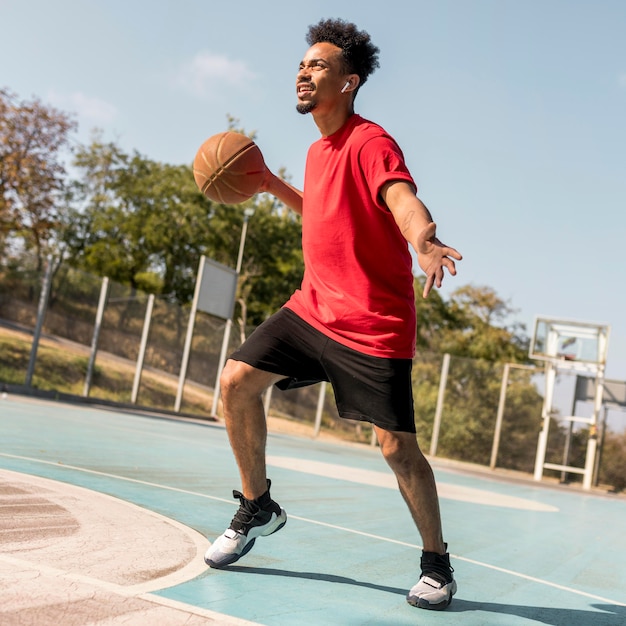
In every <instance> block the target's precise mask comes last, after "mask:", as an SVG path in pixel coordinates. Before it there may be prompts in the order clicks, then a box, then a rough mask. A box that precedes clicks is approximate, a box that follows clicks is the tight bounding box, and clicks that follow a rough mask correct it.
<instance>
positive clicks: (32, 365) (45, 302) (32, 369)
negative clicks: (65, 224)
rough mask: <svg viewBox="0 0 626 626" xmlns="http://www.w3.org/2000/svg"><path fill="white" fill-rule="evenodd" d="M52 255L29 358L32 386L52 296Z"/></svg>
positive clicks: (42, 288) (40, 298)
mask: <svg viewBox="0 0 626 626" xmlns="http://www.w3.org/2000/svg"><path fill="white" fill-rule="evenodd" d="M52 266H53V263H52V257H51V256H49V257H48V267H47V268H46V273H45V275H44V279H43V284H42V285H41V294H39V306H38V308H37V322H36V323H35V330H34V332H33V343H32V344H31V347H30V358H29V360H28V369H27V370H26V386H27V387H30V386H31V383H32V380H33V373H34V372H35V361H36V360H37V349H38V347H39V339H40V338H41V329H42V328H43V321H44V318H45V317H46V309H47V308H48V298H49V297H50V287H51V285H52Z"/></svg>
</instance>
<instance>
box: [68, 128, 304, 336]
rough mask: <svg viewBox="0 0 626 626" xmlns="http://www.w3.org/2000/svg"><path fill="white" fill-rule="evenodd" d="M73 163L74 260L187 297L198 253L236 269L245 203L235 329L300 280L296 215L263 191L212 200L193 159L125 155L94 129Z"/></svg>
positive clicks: (256, 319) (254, 320)
mask: <svg viewBox="0 0 626 626" xmlns="http://www.w3.org/2000/svg"><path fill="white" fill-rule="evenodd" d="M75 165H76V167H77V168H78V169H79V171H80V172H81V173H82V175H81V177H80V179H79V180H78V181H76V182H75V184H74V197H75V198H76V200H77V203H78V204H77V206H76V208H75V211H74V213H73V214H72V216H71V219H69V220H68V222H67V224H66V234H65V241H66V242H67V246H68V251H69V256H70V258H71V259H72V262H73V263H74V264H75V265H77V266H79V267H81V268H83V269H86V270H88V271H91V272H95V273H97V274H99V275H106V276H108V277H110V278H111V279H113V280H115V281H118V282H121V283H123V284H128V285H131V286H132V287H133V288H136V289H141V290H144V291H147V292H153V293H158V294H161V295H163V296H166V297H168V298H169V299H170V300H172V301H174V302H177V303H179V304H186V303H188V302H190V301H191V299H192V296H193V291H194V287H195V281H196V275H197V269H198V263H199V259H200V256H201V255H206V256H207V257H208V258H211V259H213V260H215V261H217V262H219V263H222V264H224V265H227V266H229V267H235V265H236V262H237V254H238V251H239V243H240V238H241V229H242V225H243V219H244V211H245V210H246V209H252V210H253V211H254V215H253V217H252V218H251V219H250V223H249V229H248V236H247V239H246V246H245V254H244V257H243V265H242V268H241V273H240V280H239V282H240V284H239V308H238V312H237V315H238V317H239V318H240V320H241V322H240V323H241V328H242V332H244V331H243V329H245V326H246V325H254V326H256V325H257V324H259V323H260V322H261V321H263V319H265V317H267V315H268V314H269V313H270V312H272V311H273V310H275V309H277V308H278V307H279V306H280V305H282V304H283V302H284V301H285V300H286V299H287V298H288V297H289V295H290V294H291V293H292V292H293V290H294V289H295V288H296V287H297V286H298V283H299V281H300V278H301V276H302V253H301V250H300V220H299V216H297V215H295V214H294V213H292V212H291V211H289V210H287V209H286V208H285V207H284V206H283V205H282V204H281V203H279V202H278V201H276V200H275V199H273V198H271V197H270V196H268V195H267V194H259V195H257V196H255V197H253V198H251V199H250V200H249V201H247V202H245V203H243V204H240V205H236V206H231V205H223V204H219V203H214V202H211V201H210V200H208V199H207V198H206V197H204V196H203V195H202V194H201V193H200V191H199V190H198V188H197V187H196V185H195V182H194V179H193V175H192V171H191V167H190V166H173V165H167V164H162V163H157V162H155V161H152V160H150V159H147V158H145V157H143V156H141V155H139V154H138V153H134V154H132V155H129V154H126V153H125V152H123V151H122V150H121V149H120V148H119V147H118V146H116V145H115V144H112V143H109V144H105V143H103V142H102V141H100V139H99V138H98V137H96V138H94V140H93V142H92V143H91V144H90V145H89V146H88V147H86V148H82V149H80V150H78V152H77V154H76V159H75Z"/></svg>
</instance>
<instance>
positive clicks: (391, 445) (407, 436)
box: [378, 431, 428, 474]
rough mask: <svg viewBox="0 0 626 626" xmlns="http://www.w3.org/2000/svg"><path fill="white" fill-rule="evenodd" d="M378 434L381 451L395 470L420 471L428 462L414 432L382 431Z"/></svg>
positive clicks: (405, 471) (398, 471)
mask: <svg viewBox="0 0 626 626" xmlns="http://www.w3.org/2000/svg"><path fill="white" fill-rule="evenodd" d="M378 435H379V436H378V441H379V443H380V449H381V452H382V454H383V456H384V457H385V460H386V461H387V463H388V465H389V466H390V467H391V469H393V470H394V472H396V473H400V474H405V473H414V472H416V471H418V472H419V471H420V468H422V466H423V465H427V464H428V462H427V461H426V459H425V458H424V455H423V454H422V451H421V450H420V448H419V445H418V443H417V437H416V435H415V434H414V433H402V432H391V431H382V432H380V433H378Z"/></svg>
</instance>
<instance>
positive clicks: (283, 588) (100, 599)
mask: <svg viewBox="0 0 626 626" xmlns="http://www.w3.org/2000/svg"><path fill="white" fill-rule="evenodd" d="M432 462H433V468H434V470H435V474H436V477H437V482H438V488H439V493H440V498H441V508H442V516H443V520H444V530H445V537H446V540H447V541H448V542H449V546H450V552H451V555H452V562H453V565H454V567H455V570H456V571H455V576H456V578H457V580H458V584H459V589H458V593H457V595H456V596H455V598H454V601H453V602H452V605H451V606H450V607H449V608H448V609H447V610H446V611H444V612H430V611H424V610H421V609H416V608H413V607H411V606H409V605H408V604H407V603H406V601H405V594H406V592H407V590H408V589H409V588H410V587H411V586H412V585H413V584H414V583H415V582H416V581H417V578H418V573H419V557H420V549H421V548H420V545H419V536H418V535H417V532H416V530H415V528H414V525H413V523H412V521H411V519H410V516H409V513H408V510H407V509H406V506H405V505H404V502H403V501H402V499H401V496H400V495H399V493H398V491H397V488H396V486H395V482H394V479H393V476H392V475H391V472H390V470H389V469H388V468H387V466H386V464H385V462H384V460H383V458H382V456H381V454H380V451H379V450H377V449H375V448H372V447H369V446H357V445H347V444H339V443H332V442H328V441H320V440H312V439H307V438H298V437H293V436H287V435H278V434H274V435H270V436H269V440H268V475H269V477H270V478H271V479H272V496H273V497H274V498H275V499H276V500H277V501H278V502H279V503H280V504H281V505H282V506H283V507H284V508H285V509H286V510H287V514H288V522H287V525H286V526H285V527H284V528H283V529H282V530H281V531H280V532H278V533H276V534H275V535H272V536H270V537H262V538H260V539H258V540H257V542H256V545H255V546H254V548H253V550H252V551H251V552H250V553H249V554H248V555H247V556H245V557H244V558H242V559H241V560H240V561H239V562H237V563H235V564H233V565H231V566H230V567H228V568H227V569H224V570H212V569H209V568H207V567H206V566H205V565H204V562H203V554H204V551H205V550H206V548H207V547H208V545H209V542H210V540H211V539H213V538H215V537H217V536H218V535H219V534H221V533H222V532H223V530H224V529H225V528H226V527H227V526H228V524H229V522H230V519H231V517H232V516H233V514H234V512H235V510H236V506H237V504H238V502H237V501H235V500H234V499H232V490H233V489H234V488H235V489H239V487H240V485H239V477H238V473H237V469H236V466H235V463H234V461H233V458H232V455H231V452H230V447H229V445H228V441H227V436H226V432H225V430H224V428H223V427H222V426H221V425H220V424H217V423H214V422H198V421H190V420H182V419H171V418H165V417H158V416H150V415H142V414H138V413H133V412H125V411H121V410H117V409H111V408H106V409H105V408H98V407H95V406H89V405H79V404H63V403H60V402H51V401H45V400H38V399H32V398H26V397H21V396H16V395H8V396H6V397H3V398H2V399H1V400H0V509H1V510H2V516H1V520H2V521H1V523H0V624H2V625H3V626H5V625H13V624H16V625H17V624H20V625H30V624H33V625H48V624H51V625H54V626H64V625H70V624H71V625H74V624H77V625H78V624H81V625H82V624H107V625H113V624H140V625H143V624H150V625H153V624H154V625H177V624H181V625H182V624H185V625H187V626H193V625H196V624H233V625H242V624H264V625H267V626H283V625H292V624H293V625H300V624H312V625H316V624H322V625H325V624H338V625H355V626H356V625H361V624H372V625H374V624H376V625H403V624H445V625H448V624H462V625H483V624H497V625H509V624H511V625H517V624H520V625H521V624H551V625H563V626H572V625H578V624H583V625H586V624H589V625H594V626H595V625H597V626H602V625H609V624H610V625H618V624H619V625H623V624H626V532H625V531H626V498H623V497H621V496H615V495H608V494H602V493H599V492H583V491H581V490H578V489H572V488H565V487H560V486H558V485H550V484H547V483H536V482H533V481H531V480H525V479H524V480H523V479H520V478H517V477H508V476H507V477H504V476H503V475H502V474H500V473H497V474H493V473H488V472H486V471H476V470H467V469H465V468H462V467H460V466H458V465H455V464H452V463H446V462H442V461H439V460H438V459H434V460H433V461H432Z"/></svg>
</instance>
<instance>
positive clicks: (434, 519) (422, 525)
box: [374, 426, 446, 554]
mask: <svg viewBox="0 0 626 626" xmlns="http://www.w3.org/2000/svg"><path fill="white" fill-rule="evenodd" d="M374 429H375V431H376V435H377V437H378V442H379V444H380V449H381V451H382V453H383V456H384V457H385V460H386V461H387V463H388V464H389V467H391V469H392V470H393V472H394V474H395V475H396V479H397V480H398V487H399V488H400V493H401V494H402V497H403V498H404V500H405V502H406V503H407V506H408V507H409V511H410V512H411V516H412V517H413V520H414V521H415V525H416V526H417V529H418V530H419V533H420V535H421V537H422V542H423V544H424V551H425V552H438V553H439V554H444V553H445V551H446V549H445V544H444V542H443V535H442V530H441V514H440V512H439V498H438V496H437V486H436V484H435V477H434V476H433V471H432V469H431V467H430V464H429V463H428V461H427V460H426V459H425V458H424V455H423V454H422V451H421V450H420V448H419V446H418V444H417V438H416V436H415V435H414V434H413V433H402V432H390V431H388V430H383V429H382V428H379V427H378V426H374Z"/></svg>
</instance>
